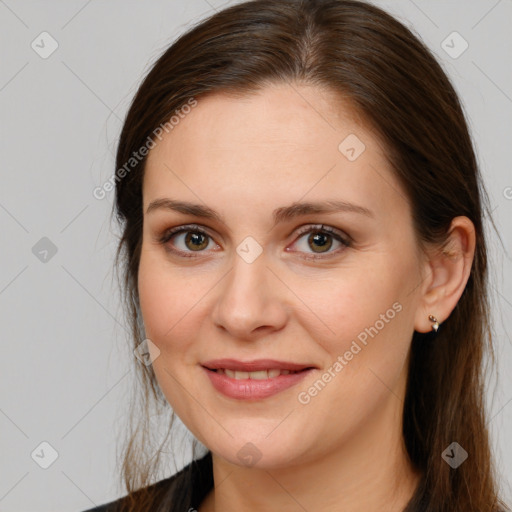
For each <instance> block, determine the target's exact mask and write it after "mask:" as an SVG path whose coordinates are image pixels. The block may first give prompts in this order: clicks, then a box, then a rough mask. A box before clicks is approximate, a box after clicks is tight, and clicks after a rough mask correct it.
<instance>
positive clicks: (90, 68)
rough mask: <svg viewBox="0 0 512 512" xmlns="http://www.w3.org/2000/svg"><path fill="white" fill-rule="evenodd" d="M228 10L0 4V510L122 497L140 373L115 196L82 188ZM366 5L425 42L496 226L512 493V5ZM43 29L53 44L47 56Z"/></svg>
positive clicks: (507, 477) (503, 450) (499, 441)
mask: <svg viewBox="0 0 512 512" xmlns="http://www.w3.org/2000/svg"><path fill="white" fill-rule="evenodd" d="M229 3H231V2H222V1H218V2H214V1H213V0H190V1H186V2H180V1H177V0H165V1H164V0H158V1H155V0H153V1H151V2H135V1H133V0H132V1H126V0H124V1H121V0H107V1H101V2H100V1H99V0H89V1H84V0H71V1H70V0H68V1H56V0H54V1H45V2H43V1H34V0H33V1H29V0H5V1H4V0H0V34H1V35H0V38H1V45H0V53H1V57H0V63H1V68H0V108H1V117H0V119H1V129H2V132H1V137H0V154H1V155H2V159H1V171H0V172H1V177H2V179H1V188H0V228H1V239H2V245H1V250H0V258H1V266H0V315H1V324H0V325H1V341H2V357H1V358H0V375H1V387H0V429H1V430H0V432H1V434H0V446H1V456H0V460H1V462H0V464H1V466H0V471H1V474H0V510H1V511H5V512H7V511H16V512H20V511H53V512H55V511H79V510H84V509H85V508H89V507H92V506H93V505H95V504H99V503H104V502H106V501H109V500H111V499H114V498H116V497H118V496H119V495H121V491H119V489H118V488H117V486H116V481H117V480H116V473H118V470H117V468H116V462H115V440H116V438H117V437H118V436H119V432H121V429H122V427H123V423H124V421H125V420H124V419H123V415H124V414H125V412H126V402H127V400H128V397H129V396H128V390H129V389H131V385H130V381H131V379H132V377H133V375H132V371H131V366H130V365H131V362H130V360H129V357H130V355H129V353H128V351H127V350H126V349H125V348H124V347H125V345H126V340H127V332H128V331H127V328H126V327H125V325H124V321H123V319H122V318H123V317H122V311H121V309H120V302H119V297H118V293H117V291H116V289H115V281H114V280H113V279H112V258H113V254H114V250H115V246H116V235H117V234H116V230H115V226H111V225H110V211H111V205H112V201H113V193H110V194H108V195H107V197H106V198H105V199H103V200H97V199H95V198H94V197H93V194H92V191H93V189H94V187H96V186H99V185H101V184H103V183H104V182H105V180H106V179H108V177H109V176H110V175H111V174H112V172H113V171H114V151H115V146H116V141H117V137H118V134H119V130H120V128H121V120H122V119H123V117H124V115H125V112H126V109H127V107H128V104H129V102H130V100H131V98H132V96H133V94H134V92H135V91H136V88H137V85H138V84H139V83H140V81H141V79H142V77H143V74H144V72H145V71H147V70H148V68H149V65H150V63H151V62H153V61H154V59H156V58H157V57H158V56H159V55H160V53H161V52H162V51H163V50H164V48H165V47H166V46H167V45H168V44H169V43H170V42H171V41H172V40H173V39H174V38H175V37H176V36H177V35H178V34H179V33H181V32H182V31H183V30H184V29H185V28H186V27H187V26H188V25H189V24H190V23H192V22H195V21H197V20H199V19H201V18H203V17H204V16H206V15H208V14H210V13H211V12H212V11H213V9H218V8H220V7H222V6H225V5H228V4H229ZM376 3H377V4H378V5H381V6H383V7H385V8H387V9H388V10H389V11H390V12H392V13H394V14H395V15H397V16H398V17H399V19H401V20H402V21H403V22H404V23H405V24H406V25H408V26H409V27H411V28H412V29H413V30H414V31H415V32H416V33H417V34H419V35H420V36H421V38H422V39H423V40H424V41H425V42H426V43H427V44H428V45H429V46H430V47H431V48H432V49H433V51H434V52H435V53H436V55H437V56H438V57H439V59H440V60H441V61H442V63H443V66H444V68H445V69H446V70H447V72H448V73H449V75H450V77H451V78H452V80H453V81H454V83H455V86H456V88H457V90H458V91H459V93H460V95H461V98H462V100H463V103H464V105H465V109H466V111H467V114H468V116H469V119H470V124H471V129H472V132H473V136H474V139H475V142H476V147H477V153H478V158H479V161H480V164H481V168H482V172H483V175H484V177H485V181H486V184H487V187H488V190H489V194H490V197H491V203H492V209H493V215H494V218H495V221H496V223H497V227H498V230H499V232H500V234H501V238H502V241H503V245H500V242H499V240H498V238H497V237H496V235H495V234H493V233H492V232H491V240H490V243H491V256H492V264H493V266H494V270H493V275H492V287H493V288H492V289H493V312H494V328H495V331H496V352H497V356H498V362H499V375H498V377H497V378H496V376H495V375H491V378H490V379H489V393H488V396H489V411H490V415H489V418H490V421H489V428H490V430H491V433H492V441H493V446H494V449H495V451H496V459H497V463H498V468H499V470H500V472H501V474H502V477H503V482H502V484H503V486H504V493H505V496H507V497H509V499H510V496H512V492H511V490H510V481H511V480H512V478H511V477H512V446H511V443H510V442H507V433H508V435H509V436H510V432H512V376H511V372H510V371H507V370H508V369H510V368H511V367H512V347H511V340H510V335H509V334H507V332H510V328H511V324H512V321H511V318H512V286H511V279H510V278H511V273H512V265H511V260H510V247H511V241H512V236H511V235H512V230H511V229H510V228H511V218H512V188H511V187H512V173H511V172H510V143H511V142H512V141H511V140H510V134H511V133H512V99H511V98H512V80H511V78H512V73H511V71H512V70H511V68H512V65H511V63H512V51H511V50H512V41H511V39H510V35H509V32H508V31H509V30H510V26H511V22H512V2H511V1H510V0H499V1H496V0H492V1H491V0H489V1H486V0H479V1H476V0H473V1H467V0H458V1H443V2H441V1H430V2H428V1H426V0H423V1H421V0H415V1H412V0H400V1H388V2H381V1H379V2H376ZM44 31H46V32H48V33H49V34H50V35H51V37H52V38H53V39H54V40H55V41H56V42H57V43H58V48H57V49H56V50H55V51H54V53H52V54H51V55H49V56H47V58H42V56H41V53H43V54H44V52H48V51H49V50H50V49H51V44H52V40H51V39H49V36H40V34H41V33H42V32H44ZM453 31H457V32H458V33H459V34H460V35H461V36H462V37H463V38H464V40H466V41H467V43H468V45H469V46H468V48H467V50H466V51H465V52H464V53H462V54H461V55H460V56H457V57H456V58H454V52H455V53H458V52H459V51H460V50H461V49H462V48H463V47H462V46H461V45H462V44H463V42H462V40H461V39H460V38H459V39H457V37H458V36H455V39H453V36H451V39H450V38H449V39H448V40H447V39H446V38H447V37H448V36H449V35H450V34H451V33H452V32H453ZM41 39H43V42H41ZM445 40H446V41H447V42H448V44H449V45H450V46H452V49H451V50H450V51H451V53H452V55H451V56H450V55H449V54H448V53H447V52H446V51H445V50H444V49H443V47H442V44H443V41H445ZM33 42H34V43H33ZM32 43H33V44H34V45H38V46H35V48H37V51H36V50H35V49H33V48H32V47H31V44H32ZM53 44H55V43H53ZM446 44H447V43H445V45H446ZM44 237H46V238H47V239H48V240H46V239H44V240H42V241H41V239H42V238H44ZM45 250H46V251H48V252H47V253H45V252H44V251H45ZM55 250H56V251H57V252H56V253H55V254H53V252H55ZM42 442H47V443H49V445H51V447H52V448H50V447H48V446H47V445H42V446H41V443H42ZM34 450H35V452H34ZM52 450H55V452H56V453H57V455H58V456H57V458H56V460H55V461H54V462H53V463H52V464H51V465H50V466H49V467H48V468H47V469H43V468H42V467H40V464H44V463H45V462H46V463H49V462H51V454H52ZM31 454H33V456H32V455H31ZM469 456H471V454H469ZM178 458H179V457H178ZM183 463H184V460H183V461H182V462H180V463H179V464H178V465H177V466H173V465H172V464H170V465H169V467H168V470H167V474H168V475H170V474H171V473H172V472H174V471H175V470H176V469H177V468H178V466H179V465H182V464H183ZM162 477H163V475H162Z"/></svg>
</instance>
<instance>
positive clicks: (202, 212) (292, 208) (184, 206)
mask: <svg viewBox="0 0 512 512" xmlns="http://www.w3.org/2000/svg"><path fill="white" fill-rule="evenodd" d="M160 209H163V210H172V211H176V212H180V213H183V214H186V215H193V216H194V217H202V218H205V219H210V220H215V221H217V222H219V223H221V224H225V222H224V219H223V218H222V216H221V215H219V213H217V212H216V211H215V210H213V209H212V208H210V207H208V206H206V205H202V204H197V203H190V202H187V201H177V200H174V199H169V198H162V199H155V200H154V201H152V202H151V203H150V204H149V206H148V208H147V210H146V214H148V213H151V212H153V211H156V210H160ZM339 212H352V213H359V214H361V215H365V216H367V217H370V218H375V215H374V214H373V212H372V211H371V210H369V209H368V208H365V207H364V206H359V205H356V204H352V203H347V202H345V201H338V200H336V201H322V202H302V203H300V202H295V203H292V204H291V205H289V206H282V207H280V208H276V209H275V210H274V211H273V218H274V226H276V225H277V224H279V223H280V222H285V221H289V220H291V219H293V218H295V217H299V216H302V215H308V214H312V213H339Z"/></svg>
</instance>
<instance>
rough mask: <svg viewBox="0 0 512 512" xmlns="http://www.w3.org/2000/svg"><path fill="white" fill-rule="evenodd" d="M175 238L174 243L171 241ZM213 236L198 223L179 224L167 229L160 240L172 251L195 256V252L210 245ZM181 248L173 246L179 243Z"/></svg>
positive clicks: (181, 254)
mask: <svg viewBox="0 0 512 512" xmlns="http://www.w3.org/2000/svg"><path fill="white" fill-rule="evenodd" d="M172 239H175V241H173V243H172V244H169V242H170V241H171V240H172ZM210 240H212V241H213V238H212V237H211V236H210V235H209V234H208V233H207V232H206V231H205V230H204V229H202V228H201V227H200V226H197V225H196V224H192V225H187V226H179V227H176V228H171V229H168V230H167V231H165V233H164V234H163V235H162V236H161V237H160V238H159V239H158V241H159V242H160V243H161V244H162V245H165V246H166V248H168V250H170V251H171V252H174V253H177V254H179V255H180V256H185V257H186V258H193V257H195V254H193V253H194V252H202V251H203V250H204V249H206V248H207V247H208V246H209V241H210ZM180 243H181V248H178V249H175V248H173V247H172V246H175V245H179V244H180Z"/></svg>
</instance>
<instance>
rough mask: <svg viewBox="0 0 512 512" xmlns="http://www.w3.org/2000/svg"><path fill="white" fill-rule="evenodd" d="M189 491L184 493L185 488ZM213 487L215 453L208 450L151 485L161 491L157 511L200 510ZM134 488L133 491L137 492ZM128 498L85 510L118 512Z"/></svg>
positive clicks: (151, 487)
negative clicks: (198, 457)
mask: <svg viewBox="0 0 512 512" xmlns="http://www.w3.org/2000/svg"><path fill="white" fill-rule="evenodd" d="M184 488H185V489H186V490H187V492H186V493H183V489H184ZM212 488H213V469H212V456H211V452H208V453H207V454H206V455H204V456H203V457H202V458H201V459H197V460H194V461H192V462H191V463H190V464H188V465H187V466H185V467H184V468H183V469H181V470H180V471H179V472H178V473H176V474H175V475H172V476H170V477H169V478H166V479H164V480H160V481H159V482H156V483H155V484H153V485H150V486H149V487H148V489H154V490H155V491H157V492H158V498H159V499H158V502H159V506H158V507H157V508H155V509H154V510H155V512H157V511H158V512H174V511H178V510H179V511H180V512H187V511H188V510H189V509H190V508H192V509H195V510H197V509H198V508H199V505H200V504H201V502H202V501H203V499H204V497H205V496H206V495H207V494H208V492H209V491H210V490H211V489H212ZM176 489H180V493H179V494H180V495H181V498H179V497H175V496H174V497H173V496H172V495H173V494H174V491H175V490H176ZM137 492H138V491H135V492H134V493H133V494H137ZM127 502H128V496H123V497H122V498H119V499H117V500H115V501H111V502H109V503H105V504H104V505H99V506H98V507H95V508H90V509H87V510H84V512H118V511H120V510H123V505H126V504H127Z"/></svg>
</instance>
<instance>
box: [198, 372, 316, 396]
mask: <svg viewBox="0 0 512 512" xmlns="http://www.w3.org/2000/svg"><path fill="white" fill-rule="evenodd" d="M202 368H203V370H204V371H205V372H206V374H207V375H208V377H209V378H210V381H211V383H212V384H213V387H214V388H215V389H216V390H217V391H219V392H220V393H222V394H223V395H226V396H228V397H230V398H237V399H239V400H254V399H261V398H267V397H269V396H272V395H275V394H276V393H279V392H280V391H284V390H285V389H288V388H290V387H292V386H294V385H295V384H298V383H299V382H300V381H301V380H302V379H304V378H305V377H306V375H309V374H310V373H311V372H312V371H313V369H312V368H311V369H308V370H302V371H300V372H296V373H289V374H288V375H278V376H277V377H273V378H270V379H262V380H257V379H239V380H237V379H233V378H231V377H228V376H227V375H225V374H221V373H217V372H214V371H212V370H208V369H207V368H205V367H204V366H203V367H202Z"/></svg>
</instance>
